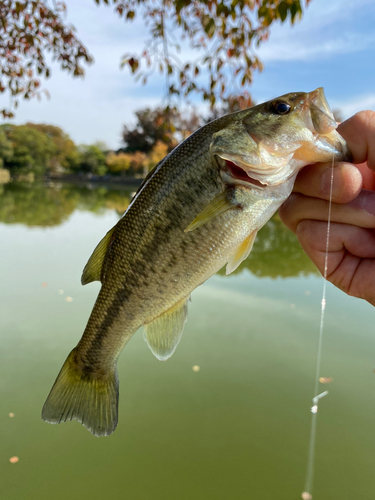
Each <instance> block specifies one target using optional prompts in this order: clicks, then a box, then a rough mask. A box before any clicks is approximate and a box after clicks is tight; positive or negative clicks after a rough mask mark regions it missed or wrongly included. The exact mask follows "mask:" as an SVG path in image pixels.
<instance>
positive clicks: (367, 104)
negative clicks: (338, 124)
mask: <svg viewBox="0 0 375 500" xmlns="http://www.w3.org/2000/svg"><path fill="white" fill-rule="evenodd" d="M331 107H332V108H337V109H339V110H340V111H342V113H343V115H344V118H345V119H346V118H349V117H350V116H352V115H354V114H355V113H357V112H358V111H362V110H366V109H371V110H373V111H375V93H372V94H365V95H360V96H356V97H355V98H353V99H350V100H348V101H333V102H332V105H331Z"/></svg>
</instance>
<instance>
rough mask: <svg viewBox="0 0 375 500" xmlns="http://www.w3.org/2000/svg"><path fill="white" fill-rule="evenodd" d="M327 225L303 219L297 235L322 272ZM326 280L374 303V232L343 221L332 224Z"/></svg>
mask: <svg viewBox="0 0 375 500" xmlns="http://www.w3.org/2000/svg"><path fill="white" fill-rule="evenodd" d="M326 234H327V225H326V223H324V222H319V221H312V220H303V221H301V223H300V224H299V225H298V228H297V237H298V240H299V241H300V243H301V245H302V246H303V248H304V250H305V251H306V253H307V255H308V256H309V258H310V259H311V260H312V261H313V262H314V264H315V265H316V266H317V268H318V269H319V271H320V272H321V274H322V275H324V268H325V258H326V249H325V247H326ZM328 248H329V250H328V251H329V253H328V259H327V279H328V281H330V282H331V283H333V284H334V285H335V286H337V287H338V288H340V289H341V290H343V291H344V292H346V293H347V294H349V295H353V296H355V297H360V298H363V299H365V300H367V301H368V302H370V303H371V304H373V305H375V287H374V282H375V261H374V258H375V233H374V231H372V230H370V229H361V228H358V227H355V226H349V225H346V224H337V223H333V224H332V225H331V231H330V238H329V245H328Z"/></svg>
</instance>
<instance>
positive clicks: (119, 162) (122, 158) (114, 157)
mask: <svg viewBox="0 0 375 500" xmlns="http://www.w3.org/2000/svg"><path fill="white" fill-rule="evenodd" d="M131 160H132V158H131V155H130V154H126V153H118V154H116V153H113V152H112V153H109V154H108V155H107V158H106V164H107V167H108V171H109V172H110V173H111V174H115V175H116V174H124V173H125V172H127V171H128V170H129V169H130V168H131Z"/></svg>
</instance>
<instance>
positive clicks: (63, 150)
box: [26, 123, 80, 171]
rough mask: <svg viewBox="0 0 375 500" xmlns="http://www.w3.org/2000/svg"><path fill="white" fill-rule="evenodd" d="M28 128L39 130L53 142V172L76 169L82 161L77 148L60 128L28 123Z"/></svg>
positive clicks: (51, 162)
mask: <svg viewBox="0 0 375 500" xmlns="http://www.w3.org/2000/svg"><path fill="white" fill-rule="evenodd" d="M26 126H27V127H29V128H33V129H35V130H39V132H42V133H43V134H45V135H47V137H49V138H50V139H51V140H52V142H53V144H54V149H55V150H54V153H53V156H52V158H51V160H50V164H49V167H50V169H51V170H52V171H58V170H59V169H64V170H65V169H66V170H74V168H76V166H77V165H78V163H79V159H80V158H79V153H78V150H77V146H76V145H75V144H74V142H73V141H72V140H71V139H70V137H69V135H68V134H66V133H65V132H64V131H63V130H62V129H61V128H60V127H55V126H54V125H46V124H44V123H26Z"/></svg>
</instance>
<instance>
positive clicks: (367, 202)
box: [348, 189, 375, 215]
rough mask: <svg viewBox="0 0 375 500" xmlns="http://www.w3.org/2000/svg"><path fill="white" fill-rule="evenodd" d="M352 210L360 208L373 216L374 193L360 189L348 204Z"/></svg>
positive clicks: (374, 210)
mask: <svg viewBox="0 0 375 500" xmlns="http://www.w3.org/2000/svg"><path fill="white" fill-rule="evenodd" d="M348 205H349V206H351V207H353V208H360V209H362V210H365V211H366V212H367V213H369V214H371V215H375V191H369V190H367V189H362V191H361V192H360V194H359V195H358V196H357V198H355V199H354V200H353V201H351V202H350V203H348Z"/></svg>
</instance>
